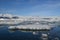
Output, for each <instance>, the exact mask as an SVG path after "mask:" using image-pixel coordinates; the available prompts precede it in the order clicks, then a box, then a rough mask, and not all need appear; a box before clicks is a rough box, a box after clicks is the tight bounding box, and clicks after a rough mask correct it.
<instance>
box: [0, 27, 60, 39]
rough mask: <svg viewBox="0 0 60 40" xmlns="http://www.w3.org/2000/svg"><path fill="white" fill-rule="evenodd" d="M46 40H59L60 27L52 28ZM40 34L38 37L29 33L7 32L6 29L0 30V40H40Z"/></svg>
mask: <svg viewBox="0 0 60 40" xmlns="http://www.w3.org/2000/svg"><path fill="white" fill-rule="evenodd" d="M49 33H50V35H49V39H48V40H52V39H53V40H54V38H56V37H57V38H59V40H60V27H56V28H53V29H52V30H51V31H50V32H49ZM40 37H41V32H39V34H38V35H33V34H32V33H31V32H21V31H16V32H13V33H12V32H9V31H8V28H7V27H4V28H0V40H41V38H40Z"/></svg>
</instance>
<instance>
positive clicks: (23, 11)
mask: <svg viewBox="0 0 60 40" xmlns="http://www.w3.org/2000/svg"><path fill="white" fill-rule="evenodd" d="M0 13H2V14H5V13H9V14H15V15H22V16H60V0H0Z"/></svg>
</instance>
